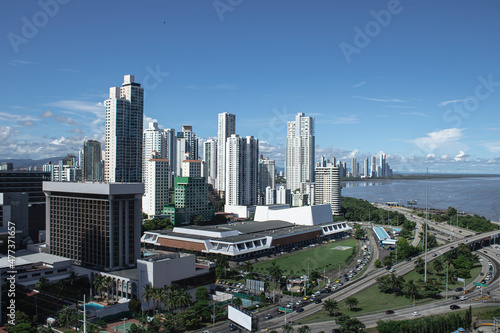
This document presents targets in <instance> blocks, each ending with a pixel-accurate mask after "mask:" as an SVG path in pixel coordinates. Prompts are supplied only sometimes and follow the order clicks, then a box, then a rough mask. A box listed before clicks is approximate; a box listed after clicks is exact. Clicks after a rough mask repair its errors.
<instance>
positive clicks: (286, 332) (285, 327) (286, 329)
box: [281, 324, 293, 333]
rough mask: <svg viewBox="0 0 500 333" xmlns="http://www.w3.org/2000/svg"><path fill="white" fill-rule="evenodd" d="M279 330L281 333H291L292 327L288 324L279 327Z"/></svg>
mask: <svg viewBox="0 0 500 333" xmlns="http://www.w3.org/2000/svg"><path fill="white" fill-rule="evenodd" d="M281 329H282V330H283V333H293V326H292V325H289V324H285V325H283V326H281Z"/></svg>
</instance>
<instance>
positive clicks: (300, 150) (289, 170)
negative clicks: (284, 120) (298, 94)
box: [285, 113, 315, 191]
mask: <svg viewBox="0 0 500 333" xmlns="http://www.w3.org/2000/svg"><path fill="white" fill-rule="evenodd" d="M314 153H315V149H314V118H312V117H305V116H304V113H298V114H297V115H296V116H295V121H289V122H288V132H287V137H286V163H285V173H286V187H287V188H288V189H290V190H292V191H294V190H296V189H298V188H300V184H301V183H303V182H314Z"/></svg>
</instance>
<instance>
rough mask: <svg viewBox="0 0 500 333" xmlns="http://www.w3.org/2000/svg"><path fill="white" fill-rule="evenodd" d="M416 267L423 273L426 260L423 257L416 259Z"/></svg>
mask: <svg viewBox="0 0 500 333" xmlns="http://www.w3.org/2000/svg"><path fill="white" fill-rule="evenodd" d="M415 269H416V270H417V272H419V273H420V274H422V273H423V272H424V269H425V261H424V260H423V259H422V257H418V258H417V260H415Z"/></svg>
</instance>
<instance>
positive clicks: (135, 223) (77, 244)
mask: <svg viewBox="0 0 500 333" xmlns="http://www.w3.org/2000/svg"><path fill="white" fill-rule="evenodd" d="M43 191H44V192H45V195H46V207H47V209H46V231H47V239H46V242H47V245H48V247H49V251H50V253H51V254H54V255H58V256H62V257H66V258H71V259H73V261H74V262H75V263H76V264H79V265H82V266H86V267H92V268H96V269H101V270H118V269H124V268H129V267H134V266H135V264H136V260H137V259H138V258H140V250H141V244H140V233H141V213H142V209H141V206H142V205H141V198H142V194H143V192H144V186H143V184H141V183H134V184H130V183H129V184H117V183H115V184H109V183H61V182H44V183H43Z"/></svg>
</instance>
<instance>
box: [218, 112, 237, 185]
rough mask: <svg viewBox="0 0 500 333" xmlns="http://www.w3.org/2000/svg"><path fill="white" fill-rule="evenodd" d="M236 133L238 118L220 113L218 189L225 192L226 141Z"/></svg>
mask: <svg viewBox="0 0 500 333" xmlns="http://www.w3.org/2000/svg"><path fill="white" fill-rule="evenodd" d="M235 133H236V116H235V115H234V114H231V113H227V112H224V113H219V121H218V131H217V142H218V145H219V146H218V150H217V189H218V190H219V191H221V192H225V191H226V189H225V187H224V186H225V185H226V140H227V138H229V137H230V136H231V135H232V134H235Z"/></svg>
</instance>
